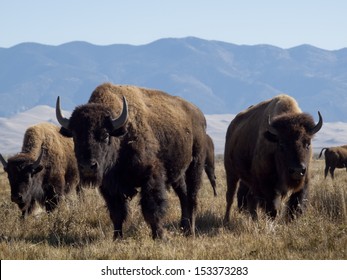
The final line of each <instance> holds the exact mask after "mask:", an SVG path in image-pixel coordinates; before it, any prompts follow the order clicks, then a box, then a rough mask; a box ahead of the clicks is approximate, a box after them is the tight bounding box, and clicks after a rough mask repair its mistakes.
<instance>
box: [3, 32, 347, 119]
mask: <svg viewBox="0 0 347 280" xmlns="http://www.w3.org/2000/svg"><path fill="white" fill-rule="evenodd" d="M0 65H1V66H0V117H8V116H12V115H14V114H16V113H18V112H22V111H25V110H28V109H30V108H32V107H35V106H37V105H48V106H53V107H54V104H55V100H56V98H57V96H58V95H60V96H61V98H62V106H63V108H64V109H65V110H70V111H71V110H72V109H73V108H74V107H75V106H76V105H79V104H83V103H86V102H87V100H88V98H89V96H90V94H91V92H92V91H93V89H94V88H95V87H96V86H97V85H99V84H101V83H103V82H112V83H116V84H134V85H138V86H142V87H148V88H157V89H161V90H164V91H166V92H168V93H170V94H173V95H179V96H181V97H183V98H185V99H187V100H189V101H191V102H193V103H194V104H196V105H197V106H199V107H200V108H201V109H202V111H203V112H204V113H205V114H226V113H227V114H236V113H238V112H239V111H241V110H243V109H245V108H247V107H249V106H250V105H252V104H255V103H257V102H259V101H261V100H264V99H267V98H271V97H272V96H274V95H277V94H279V93H287V94H289V95H291V96H293V97H295V98H296V99H297V100H298V102H299V104H300V107H301V108H302V109H303V110H304V111H307V112H309V113H311V114H313V115H314V117H315V118H317V111H318V110H319V111H321V113H322V115H323V117H324V120H326V121H347V48H344V49H341V50H336V51H328V50H323V49H319V48H316V47H313V46H309V45H301V46H298V47H294V48H290V49H282V48H278V47H275V46H271V45H254V46H247V45H235V44H230V43H225V42H220V41H208V40H203V39H199V38H194V37H187V38H181V39H172V38H168V39H161V40H158V41H154V42H152V43H150V44H147V45H140V46H133V45H123V44H115V45H109V46H96V45H92V44H89V43H86V42H71V43H67V44H63V45H59V46H48V45H41V44H36V43H23V44H19V45H16V46H14V47H11V48H0Z"/></svg>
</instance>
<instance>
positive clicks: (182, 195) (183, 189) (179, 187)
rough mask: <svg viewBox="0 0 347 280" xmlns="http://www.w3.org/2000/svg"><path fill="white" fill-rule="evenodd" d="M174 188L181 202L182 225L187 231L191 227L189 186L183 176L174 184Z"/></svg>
mask: <svg viewBox="0 0 347 280" xmlns="http://www.w3.org/2000/svg"><path fill="white" fill-rule="evenodd" d="M172 188H173V189H174V191H175V193H176V194H177V196H178V198H179V200H180V204H181V224H180V227H181V228H182V229H183V230H184V231H187V230H188V229H189V219H188V200H187V186H186V182H185V181H184V179H183V178H180V179H179V180H178V181H177V182H175V183H173V184H172Z"/></svg>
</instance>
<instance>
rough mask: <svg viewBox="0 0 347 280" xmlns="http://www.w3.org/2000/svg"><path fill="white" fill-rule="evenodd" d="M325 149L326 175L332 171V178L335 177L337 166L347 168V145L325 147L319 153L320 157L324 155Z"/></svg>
mask: <svg viewBox="0 0 347 280" xmlns="http://www.w3.org/2000/svg"><path fill="white" fill-rule="evenodd" d="M324 150H325V152H324V157H325V169H324V177H325V178H326V177H327V175H328V172H330V175H331V178H332V179H334V171H335V168H346V170H347V145H344V146H339V147H330V148H323V149H322V150H321V152H320V154H319V158H320V157H321V156H322V153H323V151H324Z"/></svg>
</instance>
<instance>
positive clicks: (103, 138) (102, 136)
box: [100, 133, 110, 143]
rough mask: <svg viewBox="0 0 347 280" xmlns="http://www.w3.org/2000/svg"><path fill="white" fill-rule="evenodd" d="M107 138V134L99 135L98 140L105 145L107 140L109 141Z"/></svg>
mask: <svg viewBox="0 0 347 280" xmlns="http://www.w3.org/2000/svg"><path fill="white" fill-rule="evenodd" d="M109 137H110V135H109V134H108V133H103V134H101V135H100V140H101V141H102V142H105V143H107V142H108V140H109Z"/></svg>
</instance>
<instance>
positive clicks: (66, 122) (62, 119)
mask: <svg viewBox="0 0 347 280" xmlns="http://www.w3.org/2000/svg"><path fill="white" fill-rule="evenodd" d="M55 115H56V117H57V120H58V122H59V123H60V125H61V126H62V127H64V128H65V129H67V130H68V129H69V119H68V118H65V117H64V116H63V113H62V112H61V109H60V96H58V98H57V103H56V105H55Z"/></svg>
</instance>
